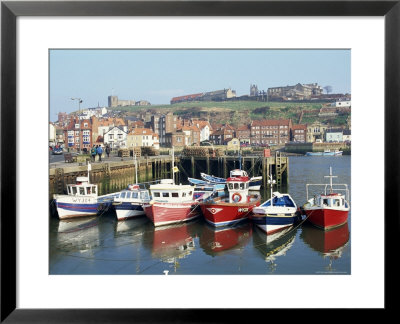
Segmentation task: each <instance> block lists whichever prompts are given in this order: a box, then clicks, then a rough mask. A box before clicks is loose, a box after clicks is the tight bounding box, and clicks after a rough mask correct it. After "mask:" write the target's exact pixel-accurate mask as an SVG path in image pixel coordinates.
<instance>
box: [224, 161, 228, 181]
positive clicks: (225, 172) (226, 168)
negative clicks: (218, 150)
mask: <svg viewBox="0 0 400 324" xmlns="http://www.w3.org/2000/svg"><path fill="white" fill-rule="evenodd" d="M223 163H224V167H223V169H224V178H225V179H226V178H227V177H228V167H227V165H226V156H224V162H223Z"/></svg>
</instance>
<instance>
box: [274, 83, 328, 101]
mask: <svg viewBox="0 0 400 324" xmlns="http://www.w3.org/2000/svg"><path fill="white" fill-rule="evenodd" d="M322 92H323V89H322V87H321V86H319V85H318V84H317V83H310V84H301V83H298V84H296V85H293V86H289V85H288V86H286V87H274V88H268V90H267V94H268V98H269V99H270V100H274V99H292V100H293V99H294V100H296V99H297V100H304V99H311V97H312V96H319V95H321V94H322Z"/></svg>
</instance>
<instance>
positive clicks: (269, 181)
mask: <svg viewBox="0 0 400 324" xmlns="http://www.w3.org/2000/svg"><path fill="white" fill-rule="evenodd" d="M268 177H269V180H268V183H269V184H270V189H271V206H273V205H274V203H273V199H272V198H273V197H272V191H273V187H274V184H275V183H276V181H275V180H273V179H272V174H270V175H269V176H268Z"/></svg>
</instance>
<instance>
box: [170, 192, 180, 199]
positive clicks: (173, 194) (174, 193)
mask: <svg viewBox="0 0 400 324" xmlns="http://www.w3.org/2000/svg"><path fill="white" fill-rule="evenodd" d="M171 197H174V198H178V197H179V194H178V193H177V192H172V193H171Z"/></svg>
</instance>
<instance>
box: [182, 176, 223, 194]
mask: <svg viewBox="0 0 400 324" xmlns="http://www.w3.org/2000/svg"><path fill="white" fill-rule="evenodd" d="M188 181H189V183H190V184H192V185H194V186H195V187H203V186H204V187H210V188H212V189H213V190H214V191H224V190H225V183H211V182H207V181H204V180H200V179H195V178H188Z"/></svg>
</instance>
